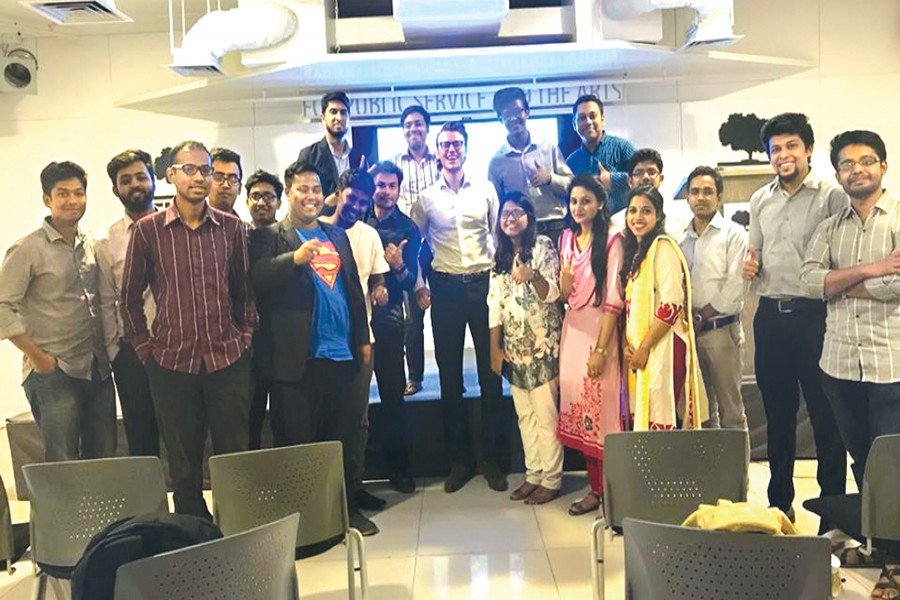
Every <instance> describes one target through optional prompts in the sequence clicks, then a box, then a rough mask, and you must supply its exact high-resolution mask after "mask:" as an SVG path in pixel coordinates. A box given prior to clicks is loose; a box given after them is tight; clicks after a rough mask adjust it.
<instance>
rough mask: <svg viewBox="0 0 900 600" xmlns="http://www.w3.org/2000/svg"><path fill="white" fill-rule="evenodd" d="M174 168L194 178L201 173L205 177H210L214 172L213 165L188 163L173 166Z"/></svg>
mask: <svg viewBox="0 0 900 600" xmlns="http://www.w3.org/2000/svg"><path fill="white" fill-rule="evenodd" d="M172 168H173V169H181V172H182V173H184V174H185V175H187V176H188V177H193V176H194V175H196V174H197V173H200V174H201V175H203V176H204V177H209V176H210V175H212V172H213V168H212V165H193V164H191V163H187V164H183V165H177V164H176V165H172Z"/></svg>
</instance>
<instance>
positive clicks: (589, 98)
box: [572, 94, 603, 117]
mask: <svg viewBox="0 0 900 600" xmlns="http://www.w3.org/2000/svg"><path fill="white" fill-rule="evenodd" d="M585 102H593V103H595V104H596V105H597V106H599V107H600V114H601V115H602V114H603V100H601V99H600V98H598V97H597V95H596V94H582V95H581V96H578V99H577V100H575V104H573V105H572V116H573V117H575V116H577V115H578V105H579V104H584V103H585Z"/></svg>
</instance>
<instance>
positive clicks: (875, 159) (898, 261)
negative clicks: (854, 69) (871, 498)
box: [802, 131, 900, 489]
mask: <svg viewBox="0 0 900 600" xmlns="http://www.w3.org/2000/svg"><path fill="white" fill-rule="evenodd" d="M831 163H832V164H833V165H834V168H835V171H836V172H837V173H836V175H837V180H838V182H839V183H840V184H841V186H842V187H843V188H844V191H845V192H847V195H849V196H850V206H849V207H847V208H845V209H844V210H842V211H841V212H839V213H837V214H836V215H834V216H832V217H831V218H829V219H827V220H826V221H824V222H822V224H821V225H819V227H818V229H816V232H815V235H814V236H813V241H812V244H811V245H810V247H809V250H808V251H807V255H806V261H805V262H804V264H803V271H802V279H803V281H804V283H805V284H806V286H807V288H808V290H809V291H810V293H811V294H814V295H816V296H818V297H824V298H825V299H826V300H827V302H828V317H827V321H826V329H825V343H824V346H823V349H822V358H821V361H820V362H819V366H820V367H821V368H822V372H823V375H822V378H823V382H822V383H823V388H824V390H825V395H826V396H827V397H828V399H829V401H830V402H831V406H832V408H833V409H834V415H835V418H836V420H837V424H838V428H839V429H840V432H841V437H842V438H843V440H844V444H845V445H846V447H847V450H848V451H849V452H850V456H851V457H852V458H853V474H854V477H855V478H856V482H857V485H858V486H859V487H860V489H862V478H863V473H864V472H865V469H866V458H867V457H868V455H869V448H870V447H871V445H872V441H873V440H874V439H875V438H876V437H878V436H879V435H887V434H892V433H900V200H897V199H896V198H893V197H891V196H890V194H888V192H887V190H885V189H884V188H882V187H881V183H882V178H883V177H884V174H885V172H886V171H887V151H886V150H885V147H884V142H883V141H882V140H881V137H880V136H878V134H876V133H873V132H871V131H847V132H844V133H841V134H839V135H837V136H836V137H835V138H834V139H833V140H831Z"/></svg>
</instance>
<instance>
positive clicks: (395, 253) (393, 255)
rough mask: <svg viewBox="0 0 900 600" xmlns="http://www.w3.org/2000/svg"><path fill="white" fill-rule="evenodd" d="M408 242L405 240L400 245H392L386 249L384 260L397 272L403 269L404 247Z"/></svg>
mask: <svg viewBox="0 0 900 600" xmlns="http://www.w3.org/2000/svg"><path fill="white" fill-rule="evenodd" d="M408 241H409V240H403V241H402V242H400V244H399V245H394V244H393V243H390V244H388V245H387V246H386V247H385V249H384V260H386V261H387V264H388V265H390V267H391V268H392V269H393V270H395V271H400V270H402V269H403V247H404V246H406V242H408Z"/></svg>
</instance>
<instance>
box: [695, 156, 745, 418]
mask: <svg viewBox="0 0 900 600" xmlns="http://www.w3.org/2000/svg"><path fill="white" fill-rule="evenodd" d="M722 189H723V182H722V176H721V175H720V174H719V173H718V171H716V170H715V169H714V168H712V167H697V168H696V169H694V170H693V171H691V174H690V175H689V176H688V205H689V206H690V207H691V212H693V213H694V218H693V219H692V220H691V222H690V223H689V224H688V226H687V229H686V231H685V232H684V238H683V239H682V240H681V248H682V250H684V255H685V256H686V257H687V261H688V265H690V267H691V291H692V298H691V303H692V305H693V309H694V318H695V320H696V323H695V324H694V325H695V331H696V332H697V354H698V355H699V358H700V370H701V371H702V373H703V382H704V383H705V385H706V394H707V396H708V398H709V422H708V423H705V424H704V427H712V428H716V429H717V428H719V427H723V428H725V429H745V430H746V429H747V416H746V415H745V413H744V401H743V399H742V398H741V374H742V372H743V361H742V356H741V353H742V350H743V346H744V334H743V330H742V329H741V309H742V308H743V306H744V279H743V277H742V275H741V271H742V269H743V266H744V257H745V256H746V254H747V232H746V231H745V230H744V228H743V227H741V226H740V225H738V224H737V223H734V222H732V221H729V220H728V219H726V218H725V217H724V216H722V214H721V213H720V212H719V208H720V206H721V195H722Z"/></svg>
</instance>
